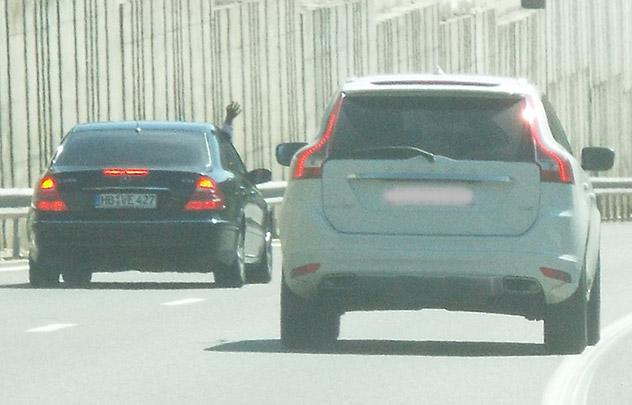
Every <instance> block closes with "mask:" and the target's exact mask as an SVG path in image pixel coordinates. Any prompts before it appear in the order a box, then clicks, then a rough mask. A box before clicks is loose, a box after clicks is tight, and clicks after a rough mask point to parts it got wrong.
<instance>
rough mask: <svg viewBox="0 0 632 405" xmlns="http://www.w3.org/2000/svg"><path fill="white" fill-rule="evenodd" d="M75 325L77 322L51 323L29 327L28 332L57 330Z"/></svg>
mask: <svg viewBox="0 0 632 405" xmlns="http://www.w3.org/2000/svg"><path fill="white" fill-rule="evenodd" d="M73 326H77V324H76V323H52V324H50V325H45V326H40V327H37V328H33V329H29V330H27V331H26V332H27V333H47V332H55V331H58V330H60V329H66V328H72V327H73Z"/></svg>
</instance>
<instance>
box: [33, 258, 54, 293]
mask: <svg viewBox="0 0 632 405" xmlns="http://www.w3.org/2000/svg"><path fill="white" fill-rule="evenodd" d="M29 283H30V284H31V286H32V287H35V288H49V287H54V286H56V285H58V284H59V271H58V270H56V269H55V268H54V267H53V266H43V265H41V264H40V263H39V262H37V261H35V260H33V259H32V258H29Z"/></svg>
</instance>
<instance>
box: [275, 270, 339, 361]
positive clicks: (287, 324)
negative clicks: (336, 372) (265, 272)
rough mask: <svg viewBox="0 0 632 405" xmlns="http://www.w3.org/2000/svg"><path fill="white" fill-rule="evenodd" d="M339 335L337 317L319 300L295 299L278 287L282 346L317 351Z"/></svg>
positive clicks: (284, 286)
mask: <svg viewBox="0 0 632 405" xmlns="http://www.w3.org/2000/svg"><path fill="white" fill-rule="evenodd" d="M339 334H340V313H339V312H338V311H336V310H335V308H333V307H331V306H329V305H327V304H326V303H324V302H322V301H319V300H305V299H303V298H300V297H298V296H297V295H295V294H294V293H293V292H292V291H290V289H289V287H288V286H287V285H286V284H285V282H282V283H281V344H283V346H285V347H287V348H288V349H292V350H320V349H323V348H326V347H329V346H331V345H333V344H334V343H335V342H336V339H338V335H339Z"/></svg>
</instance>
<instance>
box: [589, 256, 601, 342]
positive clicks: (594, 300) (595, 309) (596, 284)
mask: <svg viewBox="0 0 632 405" xmlns="http://www.w3.org/2000/svg"><path fill="white" fill-rule="evenodd" d="M587 322H588V331H587V341H588V345H589V346H594V345H596V344H597V343H599V339H600V338H601V265H600V260H599V259H597V270H596V271H595V278H594V280H593V285H592V288H591V289H590V298H589V299H588V320H587Z"/></svg>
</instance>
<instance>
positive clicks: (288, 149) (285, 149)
mask: <svg viewBox="0 0 632 405" xmlns="http://www.w3.org/2000/svg"><path fill="white" fill-rule="evenodd" d="M305 145H307V143H306V142H288V143H280V144H278V145H277V147H276V151H275V152H276V160H277V162H279V164H280V165H281V166H289V165H290V163H291V162H292V158H293V157H294V154H295V153H296V152H298V150H299V149H301V148H302V147H303V146H305Z"/></svg>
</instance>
